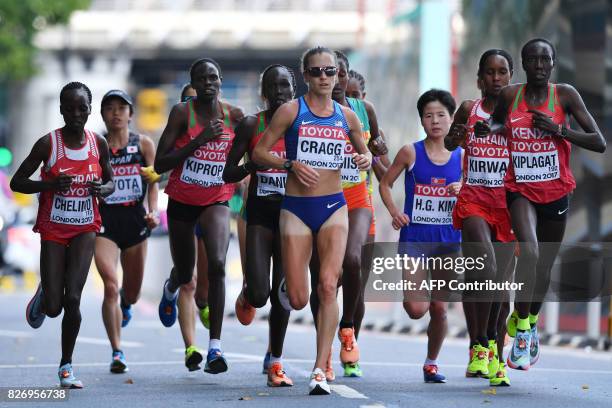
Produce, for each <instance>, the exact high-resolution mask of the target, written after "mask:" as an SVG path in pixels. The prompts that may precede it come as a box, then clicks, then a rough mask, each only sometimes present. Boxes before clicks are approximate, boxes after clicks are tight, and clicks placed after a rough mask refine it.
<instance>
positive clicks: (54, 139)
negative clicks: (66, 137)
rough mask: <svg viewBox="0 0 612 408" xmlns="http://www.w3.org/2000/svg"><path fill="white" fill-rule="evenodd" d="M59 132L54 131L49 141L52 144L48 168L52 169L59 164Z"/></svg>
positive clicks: (50, 133)
mask: <svg viewBox="0 0 612 408" xmlns="http://www.w3.org/2000/svg"><path fill="white" fill-rule="evenodd" d="M57 132H58V131H57V130H53V131H51V132H49V141H50V143H51V149H50V151H49V157H48V158H47V163H46V168H47V170H48V169H50V168H51V167H53V166H54V165H55V163H56V162H57V155H58V152H59V149H58V139H57Z"/></svg>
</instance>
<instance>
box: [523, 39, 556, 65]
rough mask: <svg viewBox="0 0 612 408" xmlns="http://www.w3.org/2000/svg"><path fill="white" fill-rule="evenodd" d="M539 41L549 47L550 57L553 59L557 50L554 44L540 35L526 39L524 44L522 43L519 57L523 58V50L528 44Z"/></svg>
mask: <svg viewBox="0 0 612 408" xmlns="http://www.w3.org/2000/svg"><path fill="white" fill-rule="evenodd" d="M539 42H541V43H544V44H546V45H548V46H549V47H550V49H551V50H552V59H553V61H555V58H556V57H557V51H556V50H555V46H554V45H553V44H552V43H551V42H550V41H548V40H547V39H546V38H541V37H538V38H532V39H531V40H529V41H527V42H526V43H525V45H523V48H521V59H525V51H526V50H527V48H528V47H529V46H530V45H532V44H535V43H539Z"/></svg>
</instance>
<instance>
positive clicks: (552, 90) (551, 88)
mask: <svg viewBox="0 0 612 408" xmlns="http://www.w3.org/2000/svg"><path fill="white" fill-rule="evenodd" d="M556 90H557V85H555V84H548V110H549V111H550V112H553V113H554V112H555V105H556V104H555V102H556V100H557V99H556V95H555V94H556Z"/></svg>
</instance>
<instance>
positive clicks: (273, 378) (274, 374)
mask: <svg viewBox="0 0 612 408" xmlns="http://www.w3.org/2000/svg"><path fill="white" fill-rule="evenodd" d="M292 386H293V381H292V380H291V378H289V377H287V375H286V374H285V371H284V370H283V365H282V364H281V363H280V362H278V361H277V362H275V363H272V365H271V366H270V368H269V369H268V387H292Z"/></svg>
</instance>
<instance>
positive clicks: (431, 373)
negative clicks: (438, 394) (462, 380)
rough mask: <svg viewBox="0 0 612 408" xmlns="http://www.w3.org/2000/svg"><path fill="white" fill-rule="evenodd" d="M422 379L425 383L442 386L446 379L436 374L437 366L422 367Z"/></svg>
mask: <svg viewBox="0 0 612 408" xmlns="http://www.w3.org/2000/svg"><path fill="white" fill-rule="evenodd" d="M423 379H424V380H425V382H426V383H437V384H443V383H445V382H446V377H445V376H443V375H442V374H440V373H439V372H438V366H437V365H433V364H432V365H424V366H423Z"/></svg>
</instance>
